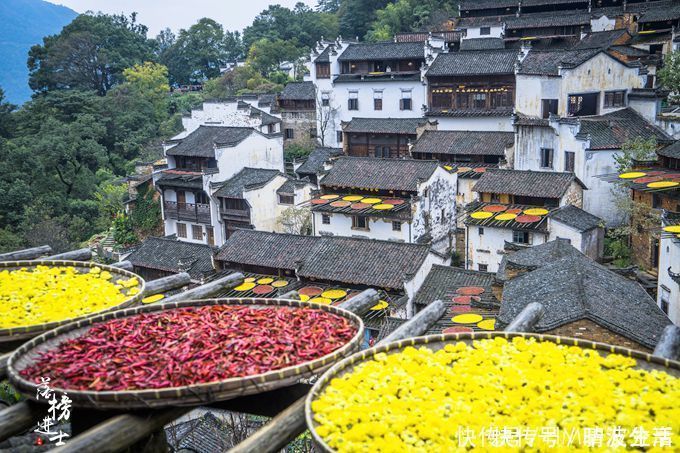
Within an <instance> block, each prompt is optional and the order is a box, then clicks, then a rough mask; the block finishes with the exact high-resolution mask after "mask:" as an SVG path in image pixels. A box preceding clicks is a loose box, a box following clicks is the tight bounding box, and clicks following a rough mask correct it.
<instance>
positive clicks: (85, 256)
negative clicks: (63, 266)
mask: <svg viewBox="0 0 680 453" xmlns="http://www.w3.org/2000/svg"><path fill="white" fill-rule="evenodd" d="M91 259H92V250H90V249H89V248H84V249H78V250H71V251H70V252H65V253H58V254H56V255H51V256H48V257H46V258H41V259H40V260H38V261H55V260H70V261H90V260H91Z"/></svg>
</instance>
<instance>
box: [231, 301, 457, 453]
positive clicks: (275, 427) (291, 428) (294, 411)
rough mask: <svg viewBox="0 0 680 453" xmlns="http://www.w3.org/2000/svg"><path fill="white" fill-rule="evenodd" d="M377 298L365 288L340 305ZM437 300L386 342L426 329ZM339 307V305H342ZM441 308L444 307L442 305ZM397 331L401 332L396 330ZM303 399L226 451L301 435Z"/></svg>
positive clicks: (277, 444) (262, 448) (264, 449)
mask: <svg viewBox="0 0 680 453" xmlns="http://www.w3.org/2000/svg"><path fill="white" fill-rule="evenodd" d="M362 295H363V297H362ZM355 299H356V300H355ZM377 301H378V292H377V291H375V290H373V289H368V290H366V291H364V292H363V293H361V294H359V295H357V296H355V297H353V298H352V299H350V300H348V301H347V302H345V303H344V304H343V305H347V306H349V307H350V308H353V309H358V310H369V309H370V308H371V307H372V306H373V305H375V303H376V302H377ZM438 302H441V301H436V302H434V303H432V304H430V305H429V306H428V307H427V308H426V309H425V310H423V311H422V312H420V313H418V315H420V314H421V313H423V312H426V311H427V313H426V314H424V315H422V316H415V317H414V318H413V319H411V320H409V321H406V322H405V323H404V324H403V325H402V326H401V327H400V328H399V329H397V330H395V331H394V332H392V335H390V337H391V340H390V341H397V340H403V339H405V338H410V333H411V332H420V333H423V332H427V330H428V329H429V328H430V327H432V326H433V325H434V323H436V322H437V320H438V319H439V318H440V317H441V315H442V314H443V311H442V306H443V305H444V304H443V303H441V305H440V304H439V303H438ZM340 306H341V307H342V305H340ZM343 308H345V307H343ZM444 310H446V308H445V307H444ZM437 313H439V315H438V316H435V314H437ZM357 314H358V313H357ZM411 324H412V325H411ZM398 331H400V332H401V333H397V332H398ZM395 334H396V335H395ZM388 338H389V337H388ZM386 342H387V338H386V339H385V340H382V341H380V342H378V343H377V344H378V345H381V344H385V343H386ZM305 398H306V397H304V398H300V399H299V400H297V401H296V402H294V403H293V404H291V405H290V406H289V407H288V408H287V409H286V410H285V411H283V412H281V413H280V414H279V415H277V416H276V417H274V418H272V419H271V420H270V421H269V423H267V424H266V425H264V426H263V427H262V428H260V429H259V430H258V431H257V432H256V433H254V434H253V435H252V436H250V437H249V438H247V439H246V440H244V441H243V442H241V443H240V444H238V445H236V446H235V447H234V448H232V449H231V450H229V452H230V453H251V452H258V453H270V452H276V451H278V450H280V449H282V448H284V447H285V446H286V445H288V444H289V443H290V442H291V441H293V440H294V439H295V438H296V437H297V436H299V435H300V434H302V433H303V432H304V431H305V429H306V428H307V427H306V425H305Z"/></svg>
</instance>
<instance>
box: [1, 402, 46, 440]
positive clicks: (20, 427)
mask: <svg viewBox="0 0 680 453" xmlns="http://www.w3.org/2000/svg"><path fill="white" fill-rule="evenodd" d="M46 416H47V406H44V405H42V404H38V403H36V402H33V401H22V402H20V403H17V404H14V405H12V406H10V407H8V408H7V409H4V410H2V411H0V442H2V441H3V440H5V439H9V438H10V437H12V436H15V435H17V434H19V433H22V432H24V431H26V430H27V429H29V428H30V427H31V426H33V425H35V424H36V423H37V422H38V421H40V420H41V419H42V418H44V417H46Z"/></svg>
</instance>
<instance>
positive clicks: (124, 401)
mask: <svg viewBox="0 0 680 453" xmlns="http://www.w3.org/2000/svg"><path fill="white" fill-rule="evenodd" d="M205 305H236V306H243V305H248V306H259V307H265V306H267V307H271V306H276V307H297V308H305V307H307V308H310V307H311V308H314V309H317V310H322V311H326V312H329V313H333V314H336V315H338V316H341V317H343V318H346V319H349V320H350V321H351V322H352V323H353V324H354V326H355V327H356V328H357V332H356V334H355V335H354V336H353V337H352V339H351V340H350V341H349V342H347V343H346V344H345V345H343V346H342V347H340V348H339V349H337V350H336V351H334V352H332V353H331V354H327V355H325V356H323V357H320V358H318V359H315V360H312V361H308V362H304V363H301V364H299V365H295V366H290V367H286V368H281V369H278V370H274V371H269V372H267V373H262V374H259V375H253V376H246V377H239V378H231V379H225V380H222V381H217V382H210V383H201V384H195V385H190V386H183V387H168V388H161V389H145V390H126V391H83V390H69V389H61V388H58V387H54V386H53V390H55V391H57V392H67V393H68V396H69V398H71V400H73V405H74V406H75V407H90V408H96V409H126V410H127V409H142V408H160V407H167V406H195V405H203V404H209V403H211V402H215V401H224V400H229V399H233V398H237V397H240V396H245V395H252V394H256V393H262V392H267V391H270V390H275V389H277V388H280V387H285V386H288V385H292V384H294V383H296V382H298V381H299V380H300V379H304V378H308V377H310V376H312V375H315V374H320V373H322V372H323V371H325V370H326V369H327V368H329V367H330V366H331V365H333V364H334V363H335V362H337V361H338V360H340V359H342V358H344V357H346V356H348V355H350V354H352V353H354V352H355V351H357V350H358V349H359V347H360V345H361V340H362V338H363V331H364V324H363V321H362V320H361V318H360V317H358V316H357V315H355V314H353V313H351V312H349V311H347V310H343V309H341V308H338V307H335V306H324V305H319V304H312V303H309V302H300V301H296V300H283V299H206V300H199V301H182V302H170V303H166V304H154V305H146V306H141V307H135V308H128V309H125V310H118V311H114V312H109V313H104V314H100V315H97V316H93V317H89V318H86V319H82V320H80V321H77V322H74V323H71V324H68V325H66V326H62V327H58V328H56V329H54V330H51V331H49V332H47V333H45V334H43V335H41V336H39V337H36V338H34V339H32V340H30V341H29V342H27V343H25V344H24V345H22V346H21V347H19V348H18V349H17V350H16V351H15V352H14V353H13V354H12V356H11V357H10V358H9V361H8V364H7V365H8V366H7V375H8V378H9V380H10V382H11V383H12V385H13V386H14V387H15V388H16V389H17V390H19V391H20V392H22V393H23V394H25V395H26V396H27V397H28V398H35V394H36V390H37V385H36V384H34V383H32V382H30V381H28V380H27V379H24V378H23V377H22V376H20V375H19V372H20V371H21V370H23V369H25V368H26V367H28V366H29V365H31V363H32V362H33V361H34V359H35V358H36V355H37V354H38V353H39V352H41V351H46V350H50V349H53V348H55V347H57V346H58V345H59V344H60V343H61V342H63V341H65V340H69V339H72V338H76V337H78V336H81V335H83V334H84V333H85V332H87V331H88V330H89V329H90V327H91V326H92V325H93V324H96V323H99V322H102V321H107V320H110V319H118V318H124V317H128V316H134V315H137V314H139V313H150V312H156V311H163V310H171V309H174V308H180V307H191V306H205Z"/></svg>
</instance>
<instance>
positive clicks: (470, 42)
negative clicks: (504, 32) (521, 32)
mask: <svg viewBox="0 0 680 453" xmlns="http://www.w3.org/2000/svg"><path fill="white" fill-rule="evenodd" d="M498 49H505V41H503V39H502V38H471V39H464V40H462V41H461V42H460V50H498Z"/></svg>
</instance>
